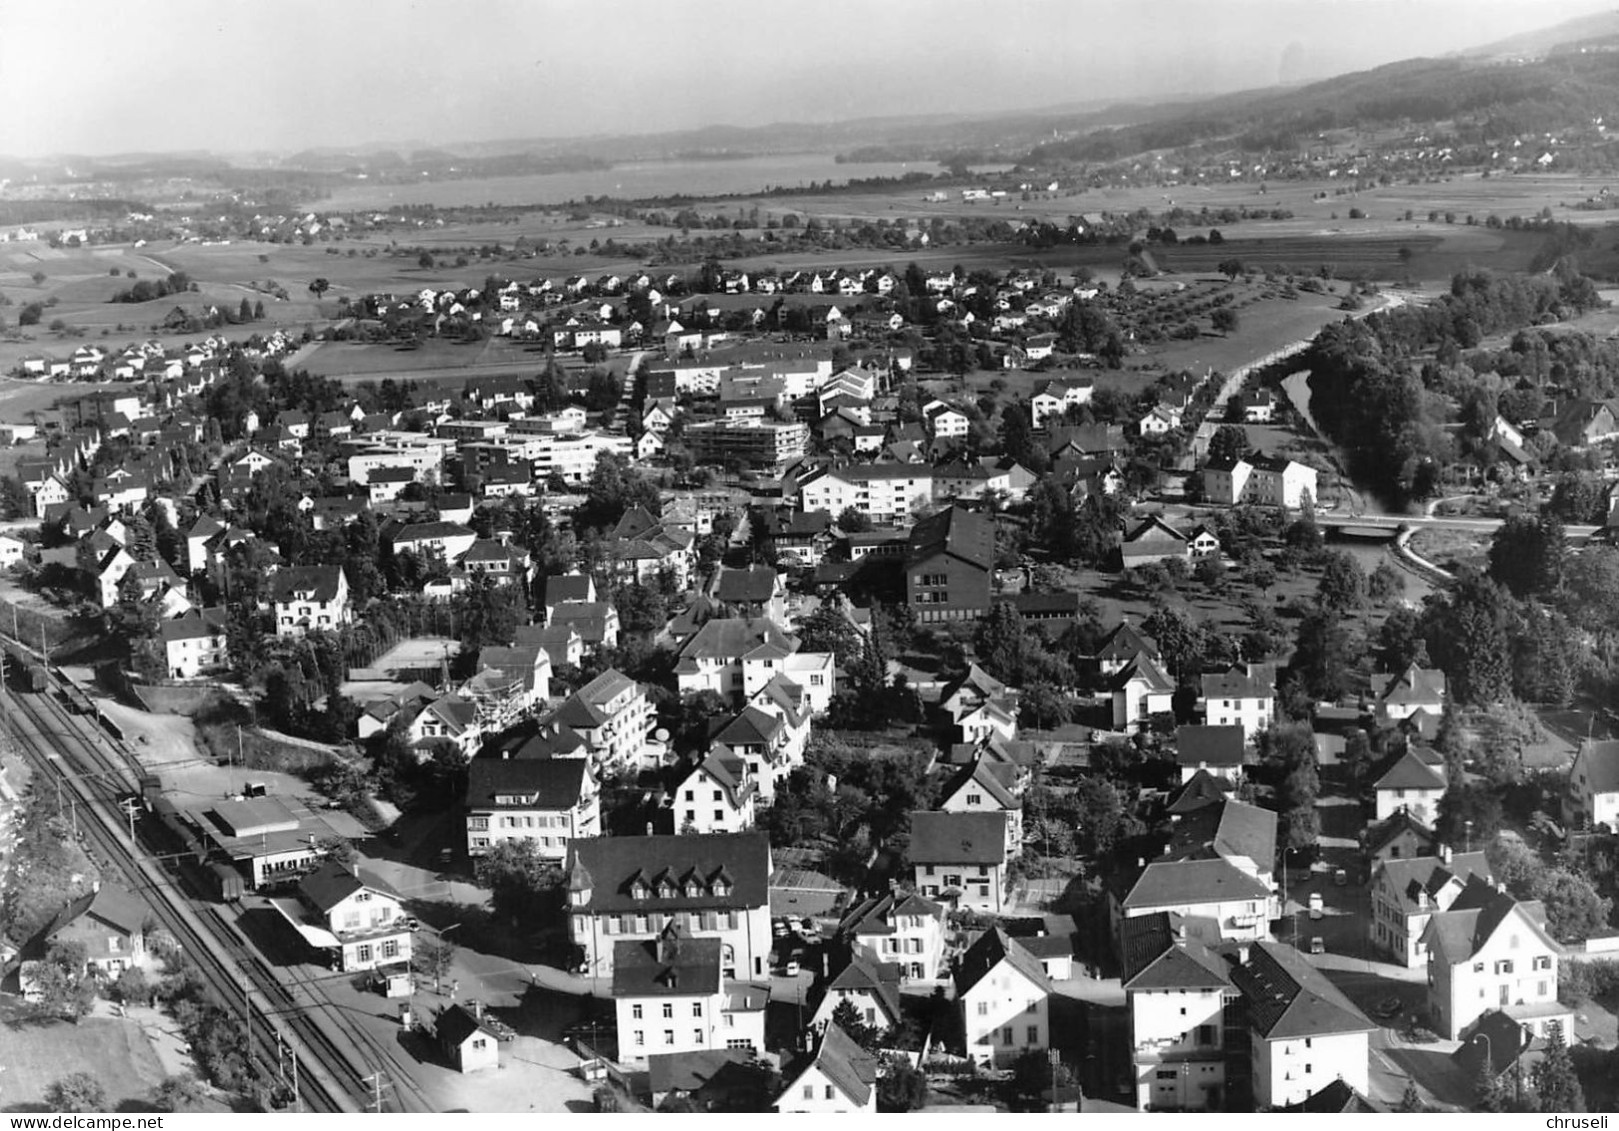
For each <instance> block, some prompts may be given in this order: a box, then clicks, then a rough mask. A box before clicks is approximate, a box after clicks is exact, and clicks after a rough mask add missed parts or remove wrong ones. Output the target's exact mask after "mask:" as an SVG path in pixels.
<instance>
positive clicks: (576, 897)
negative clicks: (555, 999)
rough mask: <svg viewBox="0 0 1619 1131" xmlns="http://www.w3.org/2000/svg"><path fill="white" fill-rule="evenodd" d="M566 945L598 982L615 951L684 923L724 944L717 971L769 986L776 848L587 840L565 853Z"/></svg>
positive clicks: (690, 840)
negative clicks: (617, 945) (579, 955)
mask: <svg viewBox="0 0 1619 1131" xmlns="http://www.w3.org/2000/svg"><path fill="white" fill-rule="evenodd" d="M565 871H566V872H567V877H568V898H567V915H568V931H569V938H570V940H571V941H572V942H573V943H574V944H575V945H577V946H579V947H582V948H583V950H584V962H585V967H586V969H587V970H588V971H589V972H590V973H592V974H610V973H612V968H613V961H614V944H615V943H617V942H619V941H620V940H624V939H631V940H636V941H642V942H644V941H647V940H650V939H654V938H656V937H657V936H658V935H659V934H660V933H661V932H662V931H663V929H664V927H665V926H666V925H668V924H670V923H678V924H679V925H680V926H681V928H682V929H683V930H684V931H686V932H687V933H688V934H690V935H692V936H693V937H697V938H717V939H719V940H720V942H721V972H722V973H723V975H724V976H725V977H726V978H728V979H730V978H763V977H765V976H766V970H767V963H768V961H769V958H770V948H771V941H772V940H771V933H770V897H769V890H768V888H769V878H770V842H769V840H768V839H767V838H766V837H765V835H764V834H763V833H759V832H745V833H715V834H711V835H709V836H615V837H583V838H580V839H579V840H576V841H574V842H573V843H572V844H571V845H569V848H568V863H567V867H566V869H565Z"/></svg>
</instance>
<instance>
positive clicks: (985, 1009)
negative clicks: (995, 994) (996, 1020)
mask: <svg viewBox="0 0 1619 1131" xmlns="http://www.w3.org/2000/svg"><path fill="white" fill-rule="evenodd" d="M978 1016H980V1017H988V1016H989V1002H987V1001H981V1002H979V1003H978Z"/></svg>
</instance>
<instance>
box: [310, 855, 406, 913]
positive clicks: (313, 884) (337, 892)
mask: <svg viewBox="0 0 1619 1131" xmlns="http://www.w3.org/2000/svg"><path fill="white" fill-rule="evenodd" d="M363 888H369V889H371V890H372V891H375V892H380V893H382V894H383V895H388V896H393V897H394V898H395V899H397V898H398V897H399V893H398V892H396V891H394V889H393V888H392V886H390V885H389V883H388V881H386V880H384V879H383V878H382V877H381V876H376V875H372V874H371V873H370V872H368V871H366V870H365V869H363V868H357V867H353V866H351V865H348V864H343V863H340V862H339V861H336V860H328V861H326V862H325V863H324V864H322V865H321V866H320V867H319V868H317V869H315V870H314V871H313V872H311V873H309V874H308V875H307V876H305V877H304V878H303V879H302V880H300V881H299V882H298V894H299V895H301V896H303V897H304V898H305V899H307V900H309V902H310V903H311V904H313V905H314V906H315V907H318V908H319V909H320V910H322V911H330V910H331V909H332V908H334V907H336V906H337V905H338V904H339V903H342V902H343V901H344V900H345V899H347V898H348V897H349V896H351V895H353V894H354V893H355V892H357V891H360V890H361V889H363Z"/></svg>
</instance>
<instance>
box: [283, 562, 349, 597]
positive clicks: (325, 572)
mask: <svg viewBox="0 0 1619 1131" xmlns="http://www.w3.org/2000/svg"><path fill="white" fill-rule="evenodd" d="M342 579H343V567H342V566H332V565H324V566H289V567H288V568H286V569H280V570H277V571H276V572H275V574H274V575H273V576H272V577H271V578H270V593H271V599H272V600H273V601H276V602H277V603H279V604H283V605H284V604H288V603H290V602H292V601H294V600H300V599H301V598H296V597H294V596H293V594H295V593H306V592H310V593H313V594H314V596H313V597H312V598H311V599H312V600H314V601H317V602H319V603H321V604H326V603H327V602H329V601H332V600H334V599H335V598H336V597H337V587H338V584H339V583H340V582H341V581H342Z"/></svg>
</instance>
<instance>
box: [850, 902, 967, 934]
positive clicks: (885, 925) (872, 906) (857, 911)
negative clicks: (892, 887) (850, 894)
mask: <svg viewBox="0 0 1619 1131" xmlns="http://www.w3.org/2000/svg"><path fill="white" fill-rule="evenodd" d="M901 915H920V916H924V917H928V918H933V919H937V920H939V921H940V922H941V923H942V922H943V921H944V907H943V906H942V905H941V904H938V903H934V902H933V901H932V900H930V899H924V898H922V897H921V896H919V895H908V896H906V897H905V898H904V899H896V897H895V896H894V895H892V894H889V895H885V896H882V897H880V898H873V899H867V900H865V901H864V902H862V903H859V904H857V905H855V907H854V908H852V909H851V910H850V911H849V913H848V914H847V915H846V916H845V917H844V918H843V921H842V922H840V923H839V924H838V931H839V933H840V934H853V935H855V936H860V935H891V934H893V933H894V926H893V920H894V919H895V918H897V917H898V916H901Z"/></svg>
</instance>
